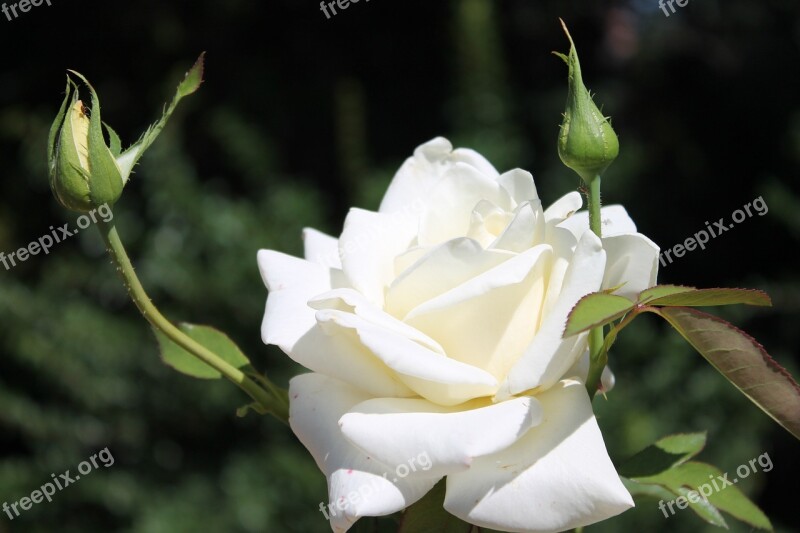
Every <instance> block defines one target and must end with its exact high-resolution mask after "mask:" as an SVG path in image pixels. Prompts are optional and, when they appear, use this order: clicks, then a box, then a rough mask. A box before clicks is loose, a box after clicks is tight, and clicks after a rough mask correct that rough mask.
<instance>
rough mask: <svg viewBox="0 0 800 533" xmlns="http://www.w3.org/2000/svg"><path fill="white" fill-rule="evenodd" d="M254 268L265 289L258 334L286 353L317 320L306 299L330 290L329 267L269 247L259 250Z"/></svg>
mask: <svg viewBox="0 0 800 533" xmlns="http://www.w3.org/2000/svg"><path fill="white" fill-rule="evenodd" d="M258 268H259V270H260V271H261V277H262V279H263V280H264V284H265V285H266V286H267V289H268V290H269V297H268V298H267V308H266V311H265V312H264V320H263V322H262V324H261V338H262V339H263V341H264V342H265V343H266V344H275V345H277V346H278V347H280V348H281V349H282V350H283V351H285V352H287V353H289V352H291V351H292V349H293V347H294V345H295V344H296V343H297V341H298V340H299V339H300V338H301V337H302V336H303V335H305V334H306V333H308V332H309V331H310V330H311V328H313V327H314V325H315V324H316V323H317V321H316V319H315V318H314V310H313V309H312V308H310V307H309V306H308V305H307V304H306V302H308V300H309V299H310V298H312V297H313V296H316V295H317V294H320V293H323V292H326V291H329V290H331V281H330V279H331V278H330V269H328V268H325V267H323V266H322V265H318V264H316V263H311V262H309V261H306V260H303V259H298V258H297V257H292V256H290V255H286V254H283V253H280V252H275V251H272V250H259V252H258Z"/></svg>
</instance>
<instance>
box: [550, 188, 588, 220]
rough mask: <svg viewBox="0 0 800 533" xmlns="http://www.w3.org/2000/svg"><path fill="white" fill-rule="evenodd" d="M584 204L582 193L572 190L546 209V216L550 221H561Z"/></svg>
mask: <svg viewBox="0 0 800 533" xmlns="http://www.w3.org/2000/svg"><path fill="white" fill-rule="evenodd" d="M581 206H583V199H582V198H581V193H579V192H577V191H572V192H569V193H567V194H565V195H564V196H562V197H561V198H559V199H558V200H556V201H555V202H554V203H553V204H552V205H551V206H550V207H548V208H547V209H545V211H544V218H545V220H547V221H548V222H554V223H556V224H558V223H560V222H561V221H563V220H564V219H566V218H567V217H570V216H572V215H573V214H574V213H576V212H577V211H578V209H580V208H581Z"/></svg>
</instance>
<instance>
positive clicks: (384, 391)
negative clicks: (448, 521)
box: [258, 138, 658, 532]
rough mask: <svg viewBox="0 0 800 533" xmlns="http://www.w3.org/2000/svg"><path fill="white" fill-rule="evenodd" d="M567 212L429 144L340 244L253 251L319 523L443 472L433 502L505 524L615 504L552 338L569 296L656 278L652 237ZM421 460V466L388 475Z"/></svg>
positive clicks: (622, 502) (632, 286) (623, 221)
mask: <svg viewBox="0 0 800 533" xmlns="http://www.w3.org/2000/svg"><path fill="white" fill-rule="evenodd" d="M581 206H582V200H581V196H580V194H579V193H578V192H572V193H569V194H567V195H566V196H564V197H562V198H560V199H559V200H557V201H556V202H555V203H554V204H553V205H551V206H550V207H549V208H547V209H546V210H543V208H542V204H541V202H540V201H539V197H538V194H537V192H536V188H535V186H534V182H533V178H532V176H531V175H530V174H529V173H528V172H525V171H523V170H519V169H516V170H511V171H509V172H506V173H505V174H499V173H498V172H497V171H496V170H495V169H494V167H493V166H492V165H491V164H490V163H489V162H488V161H486V160H485V159H484V158H483V157H482V156H481V155H479V154H477V153H476V152H474V151H471V150H467V149H457V150H453V149H452V146H451V144H450V143H449V142H448V141H447V140H446V139H443V138H437V139H434V140H432V141H430V142H428V143H426V144H424V145H422V146H420V147H419V148H417V149H416V150H415V152H414V156H413V157H411V158H409V159H408V160H407V161H406V162H405V163H404V164H403V166H402V167H401V168H400V170H399V171H398V172H397V174H396V176H395V177H394V179H393V181H392V183H391V184H390V186H389V189H388V191H387V192H386V195H385V197H384V198H383V201H382V202H381V205H380V209H379V210H378V212H372V211H366V210H363V209H357V208H354V209H352V210H351V211H350V213H349V214H348V216H347V218H346V220H345V223H344V230H343V232H342V234H341V236H340V237H339V239H335V238H333V237H330V236H327V235H325V234H323V233H320V232H318V231H316V230H313V229H307V230H305V232H304V235H303V238H304V241H305V257H306V258H305V259H298V258H295V257H291V256H288V255H285V254H282V253H280V252H276V251H272V250H261V251H260V252H259V254H258V264H259V268H260V270H261V274H262V277H263V279H264V282H265V283H266V285H267V288H268V289H269V297H268V299H267V306H266V312H265V316H264V322H263V326H262V337H263V339H264V342H265V343H267V344H275V345H277V346H279V347H280V348H281V349H282V350H283V351H284V352H286V353H287V354H288V355H289V356H290V357H291V358H292V359H293V360H294V361H296V362H298V363H299V364H301V365H302V366H304V367H306V368H307V369H309V370H311V373H307V374H303V375H300V376H297V377H295V378H293V379H292V380H291V384H290V390H289V396H290V401H291V409H290V423H291V427H292V430H293V431H294V432H295V433H296V434H297V436H298V438H299V439H300V441H301V442H302V443H303V444H304V445H305V446H306V448H308V450H309V451H310V452H311V454H312V455H313V456H314V459H315V460H316V462H317V465H318V466H319V468H320V469H321V470H322V471H323V472H324V473H325V475H326V476H327V478H328V488H329V497H330V506H328V507H327V511H328V514H330V519H331V526H332V528H333V530H334V531H337V532H339V531H347V529H348V528H349V527H350V526H351V525H352V524H353V523H354V522H355V521H356V520H357V519H358V518H359V517H361V516H377V515H386V514H390V513H393V512H396V511H399V510H402V509H404V508H406V507H408V506H409V505H411V504H413V503H414V502H416V501H417V500H419V499H420V498H421V497H422V496H424V495H425V493H427V492H428V491H429V490H430V489H431V488H432V487H433V486H434V485H435V484H436V483H437V482H438V481H439V480H440V479H441V478H442V477H445V476H446V478H447V482H446V483H447V484H446V490H447V492H446V497H445V501H444V507H445V509H446V510H447V511H449V512H450V513H452V514H454V515H456V516H457V517H459V518H461V519H462V520H465V521H467V522H470V523H472V524H476V525H478V526H485V527H489V528H494V529H500V530H505V531H561V530H565V529H570V528H574V527H578V526H582V525H586V524H591V523H594V522H597V521H600V520H604V519H606V518H609V517H611V516H614V515H616V514H618V513H620V512H622V511H624V510H626V509H628V508H629V507H632V506H633V501H632V499H631V496H630V494H629V493H628V492H627V490H626V489H625V488H624V486H623V485H622V483H621V482H620V480H619V477H618V475H617V473H616V470H615V468H614V466H613V464H612V463H611V460H610V459H609V457H608V453H607V452H606V448H605V444H604V442H603V438H602V436H601V434H600V430H599V428H598V426H597V422H596V420H595V418H594V415H593V413H592V407H591V404H590V400H589V396H588V394H587V392H586V388H585V386H584V384H583V380H584V379H585V378H586V367H585V361H584V365H583V368H581V366H582V365H581V359H582V358H585V357H586V352H587V335H586V334H582V335H577V336H573V337H570V338H567V339H563V338H562V333H563V331H564V325H565V321H566V317H567V314H568V313H569V311H570V309H572V307H573V306H574V305H575V303H576V302H577V301H578V300H579V299H580V298H581V297H582V296H584V295H586V294H588V293H590V292H594V291H597V290H600V289H605V288H611V287H617V286H620V285H621V288H619V289H618V290H617V294H622V295H633V294H635V293H637V292H638V291H641V290H643V289H645V288H647V287H650V286H652V285H654V284H655V279H656V271H657V259H658V247H657V246H656V245H655V244H653V243H652V242H651V241H650V240H649V239H648V238H647V237H645V236H644V235H641V234H639V233H637V232H636V227H635V225H634V223H633V221H632V220H631V219H630V218H629V217H628V214H627V213H626V211H625V209H624V208H622V207H621V206H608V207H605V208H604V209H603V211H602V219H603V239H602V240H601V239H599V238H597V236H595V235H594V234H593V233H592V232H591V231H589V227H588V216H587V214H586V212H578V210H579V209H580V208H581ZM423 453H424V454H427V456H428V457H429V458H430V464H429V465H428V468H427V469H421V468H416V469H413V468H404V469H403V472H405V471H406V470H408V471H409V472H408V474H407V475H406V476H404V477H398V476H396V475H395V473H396V472H398V471H399V465H407V467H408V466H413V465H409V460H410V459H411V458H414V457H418V456H420V454H423ZM387 474H388V475H387ZM365 487H369V490H364V489H365Z"/></svg>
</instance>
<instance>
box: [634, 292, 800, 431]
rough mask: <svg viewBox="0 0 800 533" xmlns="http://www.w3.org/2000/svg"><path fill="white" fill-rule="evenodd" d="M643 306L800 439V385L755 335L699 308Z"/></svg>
mask: <svg viewBox="0 0 800 533" xmlns="http://www.w3.org/2000/svg"><path fill="white" fill-rule="evenodd" d="M644 310H646V311H649V312H651V313H655V314H657V315H659V316H661V317H663V318H664V319H665V320H666V321H667V322H669V323H670V325H671V326H672V327H674V328H675V329H676V330H677V331H678V333H680V334H681V335H682V336H683V338H685V339H686V340H687V341H688V342H689V344H691V345H692V346H693V347H694V349H695V350H697V351H698V352H699V353H700V354H701V355H702V356H703V357H705V358H706V360H708V362H709V363H711V364H712V365H713V366H714V367H715V368H716V369H717V370H719V372H720V373H722V375H724V376H725V377H726V378H728V380H730V382H731V383H733V384H734V385H735V386H736V387H737V388H738V389H739V390H740V391H742V393H743V394H744V395H745V396H747V397H748V398H750V400H752V401H753V403H755V404H756V405H757V406H759V407H760V408H761V409H762V410H763V411H764V412H765V413H767V414H768V415H769V416H771V417H772V418H773V419H774V420H775V421H776V422H778V424H780V425H781V426H783V427H784V428H785V429H786V430H787V431H789V432H790V433H791V434H792V435H794V436H795V437H796V438H798V439H800V386H798V384H797V382H795V380H794V379H793V378H792V376H791V375H790V374H789V373H788V372H787V371H786V370H785V369H784V368H783V367H781V366H780V365H779V364H778V363H776V362H775V361H774V360H773V359H772V358H771V357H770V356H769V354H768V353H767V352H766V350H764V347H763V346H761V345H760V344H759V343H758V342H756V340H755V339H753V338H752V337H750V336H749V335H747V334H746V333H745V332H743V331H741V330H740V329H738V328H736V327H735V326H733V325H732V324H730V323H728V322H726V321H725V320H722V319H721V318H717V317H715V316H712V315H709V314H707V313H703V312H702V311H698V310H696V309H691V308H688V307H666V308H653V307H648V308H644Z"/></svg>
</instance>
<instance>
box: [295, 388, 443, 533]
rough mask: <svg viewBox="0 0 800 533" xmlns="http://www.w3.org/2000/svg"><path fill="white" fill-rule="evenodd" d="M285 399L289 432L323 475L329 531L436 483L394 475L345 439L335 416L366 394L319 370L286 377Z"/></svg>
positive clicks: (394, 507) (387, 510)
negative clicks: (287, 385)
mask: <svg viewBox="0 0 800 533" xmlns="http://www.w3.org/2000/svg"><path fill="white" fill-rule="evenodd" d="M289 398H290V409H289V424H290V426H291V428H292V431H294V433H295V434H296V435H297V438H298V439H300V442H302V443H303V445H304V446H305V447H306V448H307V449H308V451H309V452H310V453H311V455H312V456H313V457H314V460H315V461H316V462H317V466H319V468H320V470H322V472H323V473H324V474H325V476H326V477H327V478H328V493H329V501H330V504H331V507H328V509H327V512H328V513H329V515H330V516H331V526H332V528H333V530H334V531H336V532H344V531H347V530H348V529H349V528H350V526H352V525H353V523H354V522H355V521H356V520H358V518H359V517H361V516H381V515H387V514H391V513H394V512H396V511H399V510H401V509H404V508H406V507H408V506H409V505H411V504H413V503H414V502H416V501H417V500H419V499H420V498H421V497H422V496H424V495H425V494H426V493H427V492H428V491H429V490H430V489H431V488H433V486H434V485H435V484H436V482H437V481H438V478H436V477H430V476H416V475H409V476H407V477H397V476H396V472H395V469H394V467H393V466H391V465H386V464H383V463H381V462H380V461H378V460H377V459H375V458H374V457H371V456H369V455H368V454H366V453H364V452H363V451H361V450H359V449H358V448H356V447H355V446H353V445H352V444H350V442H349V441H347V439H345V438H344V436H343V435H342V433H341V431H340V429H339V424H338V420H339V419H340V418H341V417H342V416H343V415H344V414H345V413H347V411H348V410H349V409H350V408H352V407H353V406H354V405H357V404H359V403H361V402H363V401H365V400H367V399H368V398H369V396H368V395H366V394H364V393H362V392H360V391H358V390H357V389H355V388H353V387H350V386H349V385H347V384H345V383H342V382H339V381H337V380H335V379H331V378H328V377H325V376H322V375H320V374H303V375H301V376H297V377H295V378H293V379H292V380H291V381H290V383H289ZM394 479H397V481H394ZM334 513H335V515H334Z"/></svg>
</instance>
